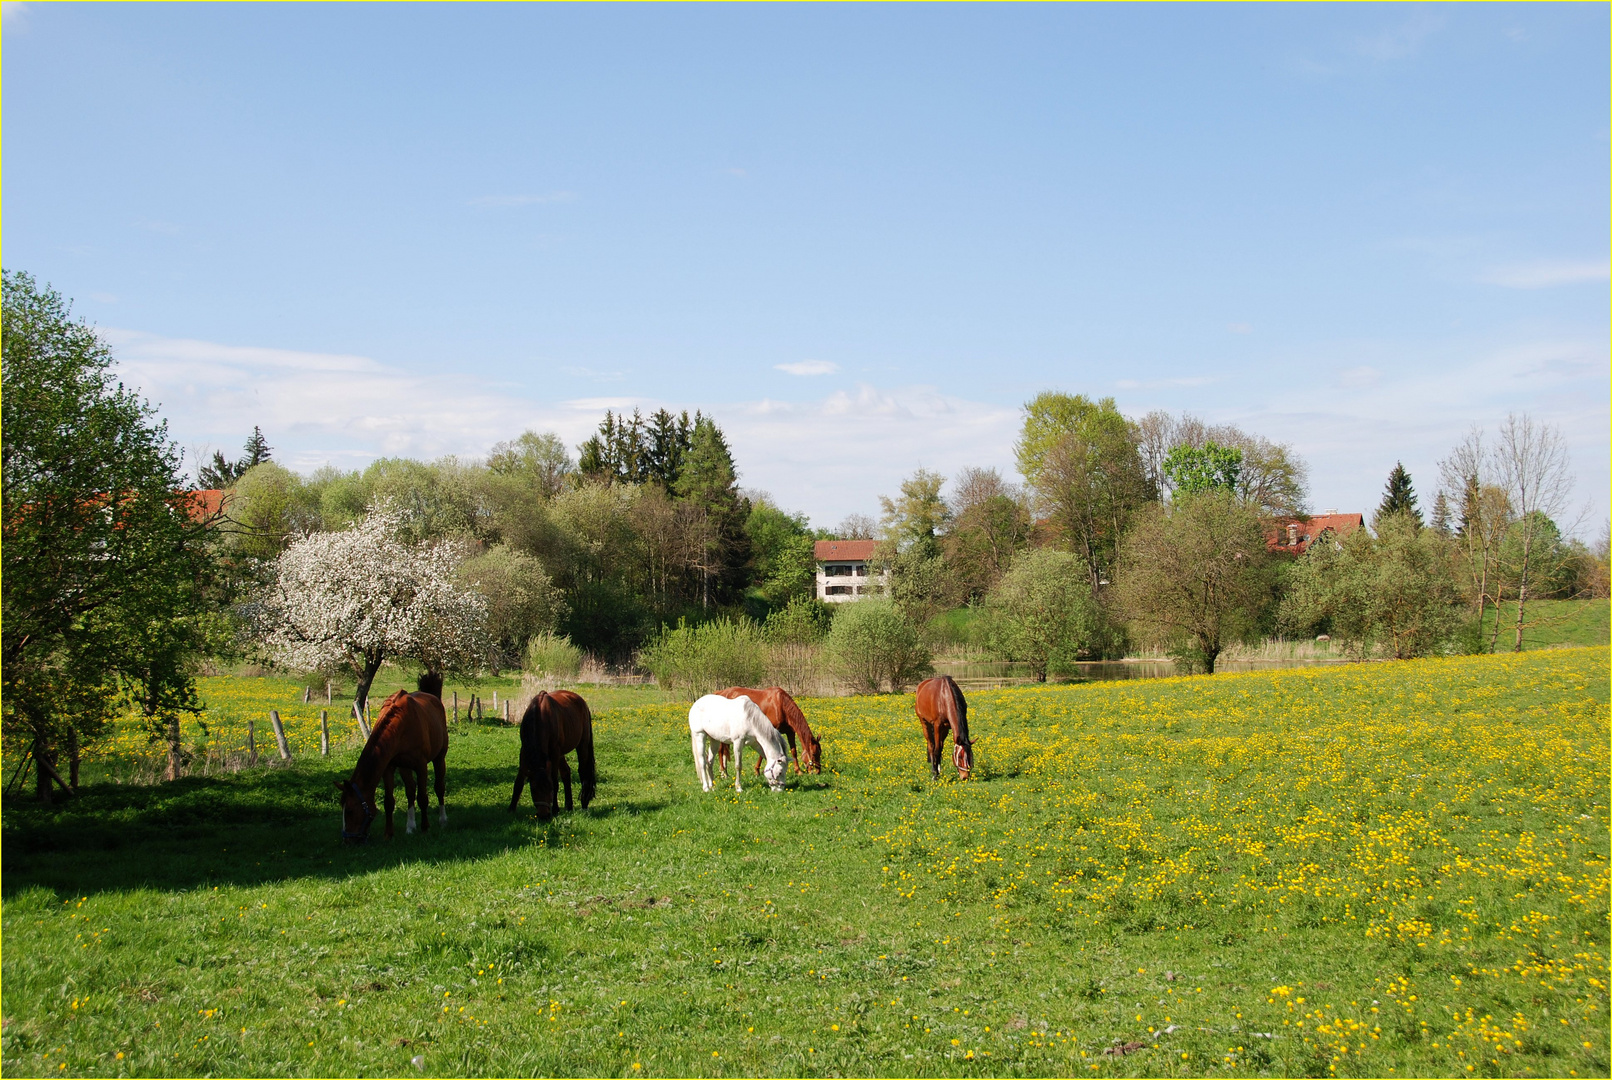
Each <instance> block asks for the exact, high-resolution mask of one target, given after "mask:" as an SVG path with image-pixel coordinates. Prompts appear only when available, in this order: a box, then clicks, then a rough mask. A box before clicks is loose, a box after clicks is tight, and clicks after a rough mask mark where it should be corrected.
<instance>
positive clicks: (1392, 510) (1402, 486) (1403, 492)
mask: <svg viewBox="0 0 1612 1080" xmlns="http://www.w3.org/2000/svg"><path fill="white" fill-rule="evenodd" d="M1390 514H1401V515H1403V516H1405V517H1408V518H1410V519H1411V521H1413V522H1415V523H1416V527H1417V528H1418V529H1419V528H1421V527H1422V512H1421V510H1419V509H1418V508H1417V506H1416V492H1415V491H1414V490H1412V489H1411V476H1410V473H1408V472H1406V471H1405V466H1404V465H1403V464H1402V463H1400V462H1397V461H1396V462H1395V463H1394V471H1393V472H1391V473H1389V474H1388V487H1387V489H1386V490H1385V491H1384V492H1383V501H1382V505H1381V506H1379V507H1377V514H1376V517H1375V518H1374V519H1373V522H1372V523H1373V525H1375V524H1376V522H1377V521H1381V520H1382V519H1383V518H1386V517H1387V516H1388V515H1390Z"/></svg>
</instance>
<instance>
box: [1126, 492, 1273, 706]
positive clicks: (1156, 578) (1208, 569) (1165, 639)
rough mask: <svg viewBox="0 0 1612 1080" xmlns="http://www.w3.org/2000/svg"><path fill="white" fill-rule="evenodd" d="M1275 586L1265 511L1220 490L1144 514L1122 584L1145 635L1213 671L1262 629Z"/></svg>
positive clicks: (1129, 543) (1130, 541)
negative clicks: (1234, 646) (1227, 651)
mask: <svg viewBox="0 0 1612 1080" xmlns="http://www.w3.org/2000/svg"><path fill="white" fill-rule="evenodd" d="M1271 592H1272V576H1271V571H1270V559H1269V556H1268V555H1267V553H1266V550H1265V533H1264V530H1263V529H1262V528H1261V527H1260V523H1259V518H1258V516H1257V515H1256V513H1255V511H1254V510H1253V508H1252V507H1249V506H1247V505H1245V504H1244V503H1243V502H1242V501H1241V500H1240V499H1238V498H1237V497H1236V496H1235V495H1233V494H1232V493H1230V492H1228V491H1224V490H1215V489H1211V490H1208V491H1204V492H1201V493H1199V494H1198V495H1197V496H1195V497H1193V498H1189V499H1184V500H1180V501H1178V502H1175V503H1172V504H1171V505H1169V506H1161V505H1156V506H1153V507H1151V508H1149V510H1147V511H1146V512H1144V513H1143V514H1142V515H1140V517H1139V520H1138V521H1137V524H1136V527H1135V528H1134V529H1133V530H1132V531H1131V532H1130V533H1129V535H1127V536H1126V538H1125V545H1124V548H1123V550H1122V551H1121V557H1120V565H1119V571H1118V580H1117V582H1116V584H1115V593H1116V600H1117V606H1118V609H1119V610H1120V611H1121V612H1122V613H1123V614H1124V615H1125V616H1126V617H1127V618H1129V619H1131V620H1133V621H1134V622H1135V623H1136V625H1137V627H1138V628H1139V629H1140V630H1141V631H1143V636H1146V637H1151V638H1152V639H1153V640H1155V641H1157V642H1159V643H1161V644H1163V645H1165V646H1166V647H1168V648H1170V649H1171V650H1172V651H1173V652H1174V653H1175V654H1176V656H1177V657H1178V658H1180V659H1182V660H1183V661H1185V662H1187V663H1189V664H1191V665H1192V666H1194V667H1198V668H1201V669H1202V670H1204V671H1206V672H1208V673H1209V674H1213V673H1214V670H1215V661H1216V660H1217V659H1218V657H1219V656H1220V652H1221V650H1222V649H1224V648H1225V646H1227V645H1229V644H1231V643H1233V642H1237V641H1247V640H1250V639H1252V638H1254V637H1256V636H1257V635H1258V632H1259V626H1260V620H1261V617H1262V615H1263V613H1264V611H1265V607H1266V605H1267V604H1268V603H1269V601H1270V596H1271Z"/></svg>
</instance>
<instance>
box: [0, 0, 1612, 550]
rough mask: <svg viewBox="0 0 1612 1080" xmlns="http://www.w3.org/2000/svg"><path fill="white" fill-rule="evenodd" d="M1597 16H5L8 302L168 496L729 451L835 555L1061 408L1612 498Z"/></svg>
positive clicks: (1496, 8) (1603, 54)
mask: <svg viewBox="0 0 1612 1080" xmlns="http://www.w3.org/2000/svg"><path fill="white" fill-rule="evenodd" d="M1608 30H1609V27H1608V9H1607V7H1606V6H1605V5H1591V4H1585V5H1565V6H1557V5H1548V4H1523V5H1517V6H1511V5H1504V4H1496V5H1476V6H1461V5H1434V6H1427V7H1421V6H1411V5H1384V6H1377V5H1364V4H1362V5H1343V6H1324V5H1297V6H1278V5H1249V6H1233V7H1222V6H1214V5H1180V6H1160V7H1152V6H1143V5H1121V6H1113V7H1108V6H1095V5H1091V6H1079V5H1076V6H1052V5H1033V6H1022V7H1021V6H1008V5H983V6H963V5H956V6H951V5H947V6H924V5H897V6H874V5H867V6H829V5H822V6H817V5H808V6H784V5H765V6H754V7H751V6H740V5H716V6H696V5H667V6H658V5H657V6H644V7H639V6H608V5H586V6H577V7H566V6H548V5H535V6H524V5H502V4H500V5H486V6H482V5H473V4H450V5H441V6H435V5H425V4H421V5H400V6H391V5H386V4H361V5H351V6H346V5H302V4H294V5H283V6H272V5H265V6H257V5H250V4H223V5H216V6H214V5H205V4H181V5H148V4H131V5H122V4H108V5H98V4H97V5H77V4H12V3H7V4H6V5H5V20H4V31H3V39H0V46H3V50H4V53H3V60H4V67H3V79H4V87H3V89H4V99H3V107H4V115H3V119H4V127H3V138H4V146H3V149H4V159H3V168H4V175H3V181H4V187H3V200H4V201H3V213H4V226H5V230H4V252H3V254H4V263H5V265H6V267H7V268H10V269H24V270H28V271H30V272H32V273H33V274H35V275H36V276H37V277H39V278H41V279H43V280H46V281H48V282H50V283H52V284H53V285H54V286H55V287H56V288H58V289H59V290H60V291H62V292H63V293H64V294H66V295H68V296H70V297H72V298H73V299H74V300H75V303H76V308H75V310H76V311H77V312H79V313H80V314H82V315H83V316H85V317H86V318H88V319H89V320H90V321H92V322H93V323H95V324H96V325H97V326H99V327H101V328H102V329H103V331H104V332H105V334H106V336H107V337H108V339H109V340H111V341H112V342H113V343H114V345H115V346H116V348H117V351H118V355H119V357H120V362H121V363H122V365H123V369H124V372H125V374H126V377H127V378H129V380H130V381H131V382H132V383H135V384H137V385H139V386H140V387H141V388H142V389H143V390H144V391H145V392H146V393H147V394H148V395H149V396H150V397H151V399H152V400H153V401H155V402H157V403H159V404H160V407H161V410H162V413H163V414H164V415H165V416H166V417H168V419H169V421H170V424H171V429H172V432H173V434H174V436H175V437H176V438H177V439H178V440H179V442H180V443H181V444H182V445H184V446H186V447H188V448H191V449H193V450H195V451H197V452H206V451H208V450H210V449H212V448H213V447H215V446H217V447H222V448H224V449H226V450H227V451H229V452H230V453H233V452H234V451H235V450H236V449H237V448H238V447H239V445H240V443H241V442H242V441H243V440H244V438H245V435H246V434H247V433H248V432H249V431H250V430H251V427H252V425H253V424H261V425H262V427H263V428H264V431H265V433H266V434H267V435H268V438H269V441H270V443H271V444H272V445H273V446H274V447H275V448H276V451H277V456H278V457H280V458H281V459H282V460H284V461H286V462H287V463H289V464H292V465H293V466H294V467H298V468H302V469H305V470H307V469H312V468H314V467H316V466H318V465H320V464H323V463H325V462H327V461H328V462H331V463H333V464H336V465H339V466H343V467H357V466H361V465H362V464H364V463H365V462H366V461H368V460H371V459H372V458H374V457H375V456H377V455H381V454H407V455H412V456H421V457H431V456H435V455H438V454H444V453H456V454H460V455H465V456H474V455H477V454H480V453H484V452H485V451H486V449H487V448H488V447H489V446H490V445H491V444H492V443H493V442H495V441H497V440H499V439H504V438H510V437H512V436H514V435H516V434H518V433H519V432H520V431H521V430H523V429H524V428H527V427H536V428H539V429H545V428H546V429H552V430H556V431H559V432H560V433H561V434H562V435H564V436H565V437H566V439H567V440H568V441H569V442H571V443H572V444H573V445H574V444H575V443H577V442H579V441H581V439H582V438H584V437H585V436H586V434H587V433H588V432H589V431H590V430H591V429H592V428H593V427H594V426H595V425H596V424H597V422H598V419H599V418H600V416H601V415H602V412H603V410H604V409H605V408H607V407H614V408H620V407H628V408H631V407H633V406H634V405H636V406H639V407H642V408H644V409H645V410H646V411H647V410H648V409H652V408H655V407H658V406H660V405H667V406H671V407H674V408H684V407H686V408H690V409H693V408H702V409H704V410H705V411H707V412H709V413H714V414H715V415H716V416H717V418H718V420H719V422H721V423H722V425H723V427H724V429H725V430H727V431H728V433H729V435H730V437H731V439H732V441H733V443H734V446H735V450H736V454H737V457H738V462H739V466H740V469H741V471H742V473H743V477H742V481H743V482H744V483H745V484H747V485H749V486H752V487H755V488H758V489H765V490H767V491H769V492H771V493H772V495H773V496H774V497H775V498H776V499H777V500H778V501H779V502H780V503H781V504H782V505H784V506H786V507H789V508H793V509H799V510H803V511H806V512H808V513H809V514H810V515H811V517H812V519H813V521H814V523H816V524H820V525H832V524H833V523H834V522H836V521H838V520H839V518H840V517H841V516H843V515H844V514H846V513H848V512H851V511H863V512H876V509H877V496H878V495H879V494H880V493H888V492H893V491H894V490H895V487H896V485H897V484H898V483H899V481H900V478H901V477H902V476H904V475H906V474H908V473H910V472H911V471H912V470H913V469H915V468H917V467H919V466H924V467H927V468H931V469H937V470H939V471H941V472H943V473H947V474H952V473H954V472H955V471H956V470H957V469H959V468H961V467H963V466H967V465H994V466H997V467H999V468H1001V469H1002V470H1003V471H1004V472H1005V473H1009V474H1012V472H1013V469H1012V463H1013V455H1012V443H1013V439H1014V436H1015V434H1016V431H1017V426H1018V421H1019V407H1020V406H1021V405H1022V403H1023V402H1024V401H1025V400H1027V399H1028V398H1029V397H1031V396H1032V395H1034V394H1035V393H1036V392H1038V391H1040V390H1043V389H1059V390H1065V391H1069V392H1077V393H1085V394H1088V395H1092V396H1113V397H1115V398H1116V399H1117V400H1118V403H1119V406H1120V408H1121V409H1122V410H1123V411H1125V412H1126V413H1128V414H1131V415H1135V416H1140V415H1141V414H1142V413H1145V412H1146V411H1148V410H1150V409H1154V408H1164V409H1169V410H1172V411H1176V412H1179V411H1181V410H1189V411H1191V412H1194V413H1196V414H1198V415H1200V416H1203V417H1205V418H1206V419H1209V420H1213V421H1230V422H1235V423H1238V424H1240V425H1242V426H1243V427H1245V428H1246V429H1248V430H1250V431H1254V432H1258V433H1260V434H1263V435H1266V436H1267V437H1270V438H1272V439H1275V440H1278V441H1283V442H1289V443H1291V444H1292V445H1293V447H1294V448H1295V449H1296V450H1297V451H1298V452H1299V453H1300V454H1301V455H1302V456H1303V457H1304V458H1305V459H1306V460H1307V461H1308V462H1309V464H1310V467H1311V472H1312V485H1311V486H1312V498H1311V503H1312V506H1313V507H1314V508H1315V509H1317V510H1320V509H1325V508H1330V507H1339V508H1341V509H1359V510H1368V511H1369V510H1370V509H1371V508H1372V507H1373V506H1375V504H1376V503H1377V501H1378V499H1379V498H1380V494H1381V491H1382V487H1383V483H1384V480H1385V478H1386V476H1387V473H1388V472H1389V470H1390V469H1391V468H1392V467H1393V465H1394V463H1395V461H1396V460H1403V461H1404V462H1405V465H1406V467H1407V468H1409V469H1410V471H1411V473H1412V476H1413V477H1414V478H1415V481H1416V483H1417V486H1418V489H1419V490H1421V491H1422V492H1423V496H1424V497H1423V501H1424V503H1431V500H1432V494H1433V490H1434V488H1435V486H1436V475H1437V462H1438V460H1439V458H1440V457H1442V456H1443V455H1444V454H1445V453H1446V452H1447V451H1448V449H1449V447H1450V446H1451V445H1452V444H1453V443H1454V442H1455V441H1456V440H1457V439H1458V438H1459V437H1460V436H1461V434H1462V433H1463V432H1464V431H1465V430H1466V429H1467V428H1468V427H1470V426H1471V425H1473V424H1479V425H1484V426H1487V427H1489V428H1491V429H1492V428H1493V427H1494V426H1495V425H1496V424H1497V423H1498V422H1499V421H1500V420H1501V419H1503V418H1504V417H1505V415H1506V414H1507V412H1509V411H1527V412H1529V413H1531V414H1532V415H1534V416H1535V417H1536V418H1539V419H1541V420H1545V421H1548V422H1550V423H1553V424H1557V425H1559V426H1560V427H1561V428H1562V429H1563V431H1564V433H1565V434H1566V435H1567V436H1568V439H1569V441H1570V446H1571V450H1572V454H1573V462H1574V468H1575V472H1576V473H1577V475H1578V477H1579V491H1578V495H1579V501H1580V502H1581V503H1582V504H1583V506H1584V507H1585V508H1586V522H1585V526H1584V528H1583V530H1582V531H1583V532H1584V534H1585V535H1586V536H1591V535H1593V534H1595V533H1598V532H1599V531H1600V526H1601V523H1602V522H1603V521H1604V520H1605V518H1606V516H1607V502H1608V500H1607V491H1608V483H1609V476H1608V427H1609V416H1608V395H1609V389H1608V348H1609V326H1608V205H1609V182H1608V158H1609V145H1608V106H1607V101H1608V95H1607V89H1606V88H1607V85H1608V82H1609V79H1608V74H1609V73H1608V59H1607V55H1608V54H1607V49H1606V42H1607V39H1608Z"/></svg>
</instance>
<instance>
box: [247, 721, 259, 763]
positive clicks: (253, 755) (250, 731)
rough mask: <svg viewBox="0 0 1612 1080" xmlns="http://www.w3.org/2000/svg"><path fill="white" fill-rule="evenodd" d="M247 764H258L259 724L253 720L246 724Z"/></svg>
mask: <svg viewBox="0 0 1612 1080" xmlns="http://www.w3.org/2000/svg"><path fill="white" fill-rule="evenodd" d="M246 763H247V764H248V765H256V764H257V724H256V723H254V722H253V721H251V720H248V721H247V722H246Z"/></svg>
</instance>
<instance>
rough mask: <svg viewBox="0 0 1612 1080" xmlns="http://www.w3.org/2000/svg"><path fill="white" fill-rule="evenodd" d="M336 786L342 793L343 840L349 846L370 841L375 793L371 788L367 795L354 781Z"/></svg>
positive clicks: (350, 780) (336, 782)
mask: <svg viewBox="0 0 1612 1080" xmlns="http://www.w3.org/2000/svg"><path fill="white" fill-rule="evenodd" d="M335 784H336V789H337V790H338V791H340V792H341V838H342V839H343V840H345V841H347V843H349V844H362V843H363V842H364V841H365V840H368V839H369V826H370V822H372V821H374V820H375V791H374V789H373V788H371V789H370V791H369V793H368V795H366V794H365V793H364V790H363V789H362V788H360V787H359V786H358V781H357V780H353V779H348V780H346V781H341V780H337V781H335Z"/></svg>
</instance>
